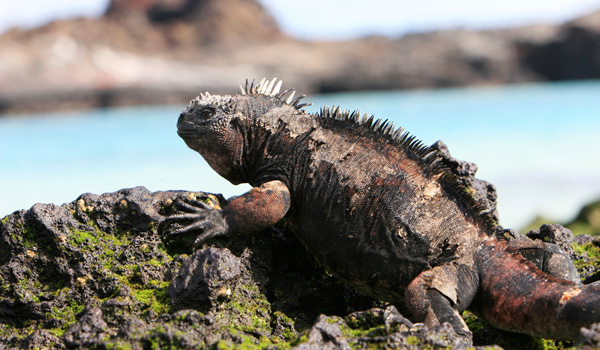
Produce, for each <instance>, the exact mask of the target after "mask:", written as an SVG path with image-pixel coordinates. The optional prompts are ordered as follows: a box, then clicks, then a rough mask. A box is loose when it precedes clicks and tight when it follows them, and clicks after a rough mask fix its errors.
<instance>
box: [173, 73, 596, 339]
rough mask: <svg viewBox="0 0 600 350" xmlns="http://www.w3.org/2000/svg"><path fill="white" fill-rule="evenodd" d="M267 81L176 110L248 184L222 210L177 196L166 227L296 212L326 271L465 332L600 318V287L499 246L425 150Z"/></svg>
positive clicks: (212, 231)
mask: <svg viewBox="0 0 600 350" xmlns="http://www.w3.org/2000/svg"><path fill="white" fill-rule="evenodd" d="M274 85H275V80H273V81H270V82H269V81H266V82H264V81H263V82H261V83H260V84H259V85H257V86H254V84H253V85H251V86H248V84H246V89H242V92H243V93H242V94H241V95H236V96H211V95H209V94H205V95H201V96H199V97H198V98H197V99H195V100H194V101H192V102H191V104H190V106H188V107H187V108H186V109H185V110H184V111H183V112H182V113H181V116H180V117H179V120H178V123H177V127H178V133H179V135H180V136H181V137H182V138H183V139H184V141H185V142H186V144H187V145H188V146H189V147H190V148H192V149H194V150H196V151H197V152H199V153H200V154H201V155H202V156H203V157H204V158H205V159H206V161H207V162H208V163H209V165H210V166H211V167H212V168H213V169H214V170H215V171H216V172H217V173H219V174H220V175H221V176H223V177H224V178H226V179H227V180H229V181H230V182H232V183H234V184H237V183H242V182H244V183H249V184H251V185H252V186H253V189H252V190H250V191H249V192H248V193H246V194H243V195H241V196H239V197H236V198H234V199H233V200H231V201H230V204H229V205H228V206H227V207H225V208H224V209H223V210H210V209H209V208H208V207H206V206H205V205H204V204H202V203H198V202H191V203H178V204H177V207H178V208H179V209H180V210H181V211H183V212H185V213H182V214H176V215H173V216H171V217H170V218H168V219H166V221H165V223H164V224H163V227H165V225H166V227H167V228H166V230H167V231H168V232H169V233H171V234H173V235H177V234H180V233H183V232H189V231H199V232H200V235H199V236H198V239H197V240H196V245H199V244H201V243H202V242H204V241H205V240H206V239H209V238H211V237H214V236H218V235H229V234H232V233H234V232H254V231H259V230H261V229H265V228H268V227H271V226H272V225H274V224H276V223H277V222H279V221H281V220H283V219H285V220H288V221H291V223H292V224H293V226H294V227H297V230H296V232H295V234H296V235H297V238H298V239H299V240H300V241H301V242H302V243H303V244H304V245H305V246H306V248H307V250H308V251H309V252H310V253H311V254H312V255H313V256H314V257H315V258H316V260H317V261H318V262H319V263H321V264H322V265H324V266H325V267H326V268H327V270H328V271H330V272H331V273H332V274H333V275H335V276H337V277H339V278H341V279H342V280H344V281H346V282H347V283H349V284H351V285H353V286H354V287H355V288H357V289H358V290H360V291H362V292H363V293H365V294H367V295H370V296H372V297H374V298H377V299H381V300H386V301H391V302H393V303H405V304H406V306H407V307H408V309H409V310H410V311H411V313H412V315H413V317H414V318H415V319H416V320H417V321H422V322H425V324H427V325H428V326H435V325H438V324H441V323H442V322H449V323H450V324H451V325H452V326H453V328H454V329H455V330H456V331H457V333H459V334H462V335H464V336H469V335H470V332H469V330H468V328H467V326H466V324H465V323H464V321H463V320H462V318H461V317H460V313H461V312H462V311H463V310H465V309H467V308H469V309H472V310H473V311H475V312H476V313H478V314H479V315H481V316H482V317H484V318H485V319H487V320H488V321H490V323H491V324H492V325H494V326H496V327H498V328H501V329H506V330H510V331H515V332H522V333H527V334H531V335H535V336H539V337H544V338H555V339H575V338H576V337H577V335H578V333H579V328H580V327H581V326H588V325H590V324H591V323H593V322H600V299H599V298H600V291H599V289H600V287H599V286H598V285H595V286H593V285H588V286H584V285H582V284H581V283H580V282H579V281H578V279H576V278H572V279H574V281H567V280H559V279H557V278H555V277H553V276H550V275H548V274H546V273H544V272H542V271H540V270H539V269H538V268H537V267H536V266H534V264H532V263H530V262H529V261H527V260H525V259H524V258H523V257H522V256H521V255H520V254H519V253H518V251H519V249H520V248H518V247H517V248H514V247H513V248H510V247H507V245H506V244H505V242H503V241H499V240H498V239H497V238H496V233H497V232H498V230H500V228H499V227H498V226H496V225H495V223H494V222H493V221H492V219H491V218H490V217H488V216H486V214H480V210H479V209H478V206H477V204H476V203H475V202H474V200H473V199H472V198H471V197H470V196H469V195H468V194H467V191H465V189H464V188H463V187H461V185H459V184H458V182H457V181H456V178H455V177H454V175H453V174H452V173H451V172H450V171H449V170H447V169H445V168H444V167H443V166H442V165H441V164H440V163H441V162H440V159H438V157H437V156H436V154H435V153H434V152H432V151H431V150H430V149H429V148H427V147H424V146H423V145H422V144H421V143H420V142H419V141H416V140H415V139H414V138H413V137H412V136H409V135H408V134H406V133H402V132H401V130H396V129H394V127H393V126H392V125H389V124H387V123H381V122H375V121H374V120H373V119H372V118H371V119H369V118H367V117H366V116H360V114H359V113H353V114H349V113H347V112H340V111H339V110H335V111H330V110H329V109H323V110H322V111H321V113H320V114H318V115H311V114H307V113H306V112H304V111H302V110H301V106H302V105H299V99H296V100H293V99H292V98H291V97H288V98H287V100H284V98H285V96H286V95H287V94H288V93H289V92H284V93H278V90H279V87H280V84H278V85H276V86H274ZM181 223H184V224H185V226H184V227H182V228H179V229H173V228H169V225H171V224H181ZM521 248H523V247H521ZM526 248H527V249H529V248H531V247H525V248H523V249H526ZM535 249H537V251H541V250H540V249H538V248H535ZM535 249H533V250H534V251H536V250H535ZM529 250H531V249H529ZM544 252H545V253H548V252H549V250H545V251H544ZM551 254H553V253H551ZM533 255H536V254H533ZM556 256H558V257H559V258H561V256H560V254H557V255H556ZM532 260H535V259H532ZM538 260H539V261H542V260H544V259H538ZM550 260H552V261H564V260H565V259H563V260H561V259H550ZM544 261H548V259H546V260H544ZM540 264H541V263H540ZM561 264H562V265H561ZM552 265H553V269H552V271H551V273H552V274H553V275H554V276H570V275H572V271H573V267H572V265H569V263H560V264H559V267H558V268H557V267H556V264H552ZM563 265H564V266H563Z"/></svg>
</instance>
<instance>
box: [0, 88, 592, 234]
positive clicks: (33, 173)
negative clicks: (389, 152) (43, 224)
mask: <svg viewBox="0 0 600 350" xmlns="http://www.w3.org/2000/svg"><path fill="white" fill-rule="evenodd" d="M234 91H235V90H232V92H234ZM192 95H193V93H190V98H192V97H194V96H192ZM306 100H307V101H309V102H313V103H314V106H311V107H307V108H306V109H307V110H308V111H311V112H316V111H318V110H319V107H321V106H323V105H329V106H331V105H338V106H341V107H342V108H345V109H350V110H354V109H361V111H363V113H369V114H374V115H375V116H377V117H379V118H382V119H390V120H391V121H393V122H394V123H395V124H396V125H398V126H402V127H404V128H405V129H406V130H407V131H410V132H411V133H412V134H414V135H415V136H417V138H419V139H421V140H422V141H423V142H424V143H425V144H427V145H430V144H432V143H434V142H435V141H437V140H442V141H444V142H445V143H446V144H447V145H448V147H449V149H450V151H451V153H452V155H453V156H454V157H456V158H458V159H462V160H468V161H471V162H474V163H476V164H477V165H478V166H479V171H478V173H477V177H479V178H481V179H484V180H487V181H489V182H491V183H493V184H494V185H495V186H496V187H497V190H498V204H499V213H500V220H501V223H502V225H503V226H505V227H513V228H517V229H518V228H520V227H522V226H523V225H525V224H526V223H527V222H529V221H530V220H532V219H533V218H534V217H535V216H537V215H542V216H544V217H548V218H550V219H552V220H554V221H557V222H564V221H568V220H570V219H571V218H572V217H573V216H574V215H576V213H577V212H578V210H579V209H580V208H581V206H582V205H584V204H585V203H587V202H590V201H592V200H595V199H598V198H600V143H599V139H600V81H588V82H571V83H556V84H528V85H512V86H498V87H484V88H460V89H444V90H419V91H388V92H364V93H342V94H327V95H316V96H309V97H307V98H306ZM183 107H184V106H183V105H175V106H139V107H127V108H111V109H103V110H85V111H74V112H61V113H48V114H35V115H25V116H23V115H18V116H10V115H9V116H3V117H1V118H0V217H1V216H4V215H6V214H9V213H11V212H12V211H15V210H18V209H28V208H30V207H31V206H32V205H33V204H34V203H38V202H42V203H56V204H62V203H64V202H70V201H72V200H74V199H76V198H77V197H78V196H79V195H80V194H81V193H85V192H92V193H98V194H99V193H104V192H112V191H116V190H118V189H121V188H126V187H134V186H139V185H142V186H146V187H147V188H149V189H150V190H152V191H156V190H176V189H187V190H199V191H200V190H204V191H209V192H221V193H223V194H224V195H225V196H231V195H236V194H240V193H243V192H245V191H246V190H248V189H249V187H248V186H247V185H240V186H233V185H231V184H229V183H228V182H227V181H225V180H223V179H222V178H220V177H219V176H218V175H217V174H215V173H214V172H213V171H212V170H211V169H210V168H209V167H208V165H207V164H206V163H205V162H204V160H203V159H202V157H200V155H198V154H197V153H195V152H194V151H192V150H190V149H188V148H187V146H185V144H184V142H183V141H182V140H181V139H180V138H179V137H178V136H177V134H176V127H175V123H176V120H177V117H178V115H179V112H180V110H181V109H182V108H183Z"/></svg>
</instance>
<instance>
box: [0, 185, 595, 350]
mask: <svg viewBox="0 0 600 350" xmlns="http://www.w3.org/2000/svg"><path fill="white" fill-rule="evenodd" d="M186 199H201V200H205V201H207V202H210V203H212V205H213V206H214V207H215V208H217V209H216V210H218V208H220V207H223V206H225V205H226V202H225V201H224V199H223V198H222V197H220V196H215V195H210V194H207V193H203V192H187V191H169V192H150V191H148V190H147V189H145V188H143V187H136V188H132V189H124V190H121V191H117V192H114V193H107V194H103V195H94V194H89V193H87V194H83V195H81V196H80V197H79V198H77V199H76V200H75V201H73V202H71V203H67V204H64V205H61V206H57V205H53V204H36V205H34V206H33V207H32V208H31V209H29V210H21V211H17V212H15V213H13V214H11V215H9V216H6V217H4V218H3V219H2V220H1V221H0V349H4V348H7V349H12V348H14V349H18V348H29V349H34V348H40V349H41V348H56V349H65V348H67V349H79V348H88V349H198V348H214V349H223V348H242V349H245V348H251V349H259V348H269V349H288V348H300V349H313V348H314V349H320V348H357V349H373V348H400V349H447V348H448V349H461V348H469V346H470V345H469V344H468V343H465V342H464V340H462V339H460V338H459V337H456V335H455V334H454V332H453V330H452V329H451V328H449V327H447V326H442V327H439V328H436V329H427V328H425V327H423V326H419V325H416V326H415V327H413V328H408V327H406V326H399V327H396V328H394V329H392V332H390V333H388V332H386V331H385V327H384V324H383V312H384V309H385V303H383V302H381V301H377V300H374V299H371V298H368V297H366V296H363V295H361V294H359V293H357V292H356V291H354V290H353V289H352V288H351V287H349V286H347V285H345V284H344V283H342V282H340V281H338V280H337V279H335V278H333V277H332V276H331V275H329V274H328V273H327V272H326V271H324V270H323V269H321V268H320V267H318V266H317V265H316V264H315V263H314V262H313V260H312V259H311V258H310V257H309V256H308V255H307V253H306V251H305V249H304V248H303V247H302V245H301V244H300V243H299V242H298V241H297V240H296V239H295V238H294V237H293V235H292V234H291V233H290V232H287V231H285V230H284V229H282V228H274V229H271V230H268V231H264V232H261V233H258V234H256V235H253V236H246V237H242V236H234V237H228V238H222V239H214V240H212V241H211V242H210V244H209V245H206V246H204V247H202V248H201V249H199V250H197V251H195V252H192V251H191V249H190V247H191V245H190V243H191V242H192V241H193V237H177V239H166V238H165V237H161V235H160V234H159V232H158V229H157V228H158V226H159V223H160V222H161V221H162V220H163V219H164V217H165V215H169V214H171V213H172V207H171V206H172V203H173V202H174V201H177V200H186ZM590 244H593V243H590ZM585 247H587V246H585ZM588 248H589V247H588ZM588 248H582V249H584V250H586V251H587V250H589V249H588ZM586 254H591V253H586ZM325 315H327V316H325ZM467 318H469V322H472V323H473V324H472V326H471V327H472V329H473V331H474V333H475V337H474V339H475V344H477V345H478V347H481V348H483V346H484V345H487V344H496V343H498V344H502V346H504V347H506V348H511V345H510V344H509V343H508V342H504V343H503V342H502V340H503V339H504V340H506V339H508V338H510V337H514V334H510V333H506V332H504V333H502V332H499V331H495V332H496V333H494V334H492V335H490V332H492V331H493V328H491V327H489V326H486V325H485V323H481V322H482V321H480V320H479V321H477V319H476V318H475V316H468V317H467ZM477 322H478V325H476V323H477ZM490 329H491V330H492V331H490ZM498 332H499V333H498ZM527 339H529V340H530V342H531V344H532V345H531V347H529V348H531V349H534V348H540V347H539V346H541V348H548V343H541V341H539V340H532V339H531V338H527ZM507 344H508V345H507ZM556 344H557V343H554V342H552V343H551V346H557V345H556ZM560 346H562V345H560ZM513 348H516V347H513Z"/></svg>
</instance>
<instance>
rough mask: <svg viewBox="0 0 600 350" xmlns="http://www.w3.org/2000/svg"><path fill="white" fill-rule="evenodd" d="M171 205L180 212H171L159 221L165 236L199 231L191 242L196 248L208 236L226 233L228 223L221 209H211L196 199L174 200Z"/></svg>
mask: <svg viewBox="0 0 600 350" xmlns="http://www.w3.org/2000/svg"><path fill="white" fill-rule="evenodd" d="M173 207H174V208H175V209H177V210H178V211H179V212H181V213H179V214H173V215H171V216H169V217H167V218H165V219H164V220H163V221H162V222H161V223H160V226H159V230H160V231H162V232H164V233H165V235H166V236H168V237H174V236H178V235H182V234H188V233H195V232H198V231H199V232H201V234H200V235H198V237H197V238H196V240H195V241H194V244H193V247H194V249H196V248H198V247H199V246H201V245H202V244H203V243H204V242H205V241H206V240H208V239H210V238H213V237H216V236H222V235H225V234H227V231H228V230H227V228H228V225H227V222H226V220H225V217H224V216H223V214H222V212H221V210H218V209H213V208H212V207H211V206H210V205H208V204H207V203H204V202H202V201H198V200H189V201H186V202H175V203H174V204H173ZM171 226H175V227H171ZM177 226H179V227H177Z"/></svg>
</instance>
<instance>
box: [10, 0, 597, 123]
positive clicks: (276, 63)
mask: <svg viewBox="0 0 600 350" xmlns="http://www.w3.org/2000/svg"><path fill="white" fill-rule="evenodd" d="M597 16H598V13H596V14H593V15H590V16H589V17H583V18H581V19H577V20H574V21H572V22H569V23H567V24H565V25H564V26H558V27H556V26H546V25H537V26H529V27H524V28H516V29H510V30H494V31H471V30H448V31H440V32H431V33H420V34H411V35H406V36H403V37H400V38H383V37H369V38H363V39H358V40H351V41H343V42H303V41H298V40H295V39H293V38H289V37H286V36H285V35H284V34H282V33H281V32H280V31H279V29H278V27H277V24H276V21H275V20H274V19H273V17H272V16H270V15H269V14H268V13H267V12H266V11H265V10H264V9H263V8H262V6H261V5H259V4H258V3H257V2H255V1H253V0H219V1H217V0H113V1H112V2H111V4H110V6H109V8H108V10H107V11H106V14H105V15H104V16H103V17H101V18H94V19H83V18H79V19H72V20H63V21H57V22H54V23H51V24H48V25H46V26H44V27H41V28H36V29H32V30H27V31H23V30H18V29H14V30H12V31H9V32H7V33H5V34H3V35H1V36H0V56H1V57H2V60H1V61H0V113H1V112H4V113H6V112H18V111H48V110H52V109H68V108H84V107H105V106H115V105H123V104H140V103H142V104H150V103H180V102H187V101H188V100H189V99H190V98H191V97H192V96H194V95H195V94H197V92H199V91H204V90H210V91H211V92H215V93H232V92H234V91H235V88H234V87H235V86H237V85H238V84H239V83H240V82H241V81H243V80H244V79H245V78H253V77H258V78H261V77H263V76H267V77H272V76H278V77H281V78H284V79H285V80H286V83H289V84H291V86H294V87H296V88H297V89H299V90H301V91H303V92H304V93H316V92H329V91H349V90H370V89H409V88H423V87H425V88H435V87H448V86H464V85H478V84H479V85H481V84H504V83H517V82H527V81H544V80H562V79H588V78H597V77H598V72H599V70H600V68H599V67H600V64H599V63H598V57H599V55H598V50H599V49H598V40H599V39H598V38H599V37H600V30H599V29H598V27H597V25H596V24H597V23H598V21H596V20H595V18H596V17H597Z"/></svg>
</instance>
